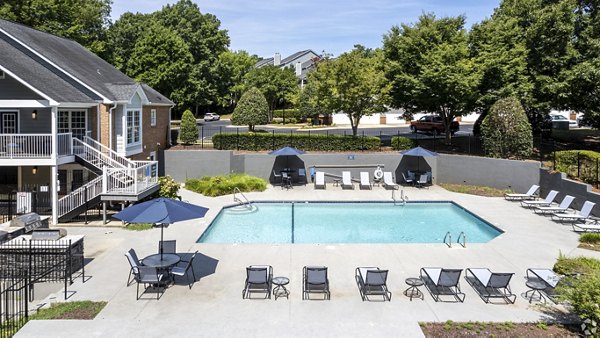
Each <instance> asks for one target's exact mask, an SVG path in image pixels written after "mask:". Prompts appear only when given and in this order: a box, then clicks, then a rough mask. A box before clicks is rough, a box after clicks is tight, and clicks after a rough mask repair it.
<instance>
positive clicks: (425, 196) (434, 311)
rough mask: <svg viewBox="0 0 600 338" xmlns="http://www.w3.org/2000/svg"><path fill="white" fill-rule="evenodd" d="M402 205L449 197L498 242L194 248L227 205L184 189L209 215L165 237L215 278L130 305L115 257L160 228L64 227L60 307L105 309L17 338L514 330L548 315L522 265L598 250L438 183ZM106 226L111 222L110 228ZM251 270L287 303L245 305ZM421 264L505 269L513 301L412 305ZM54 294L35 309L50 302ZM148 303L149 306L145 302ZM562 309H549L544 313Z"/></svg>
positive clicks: (325, 193) (277, 193)
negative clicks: (378, 287)
mask: <svg viewBox="0 0 600 338" xmlns="http://www.w3.org/2000/svg"><path fill="white" fill-rule="evenodd" d="M403 189H404V192H405V194H407V195H408V196H409V197H410V200H411V201H415V200H453V201H455V202H457V203H458V204H460V205H462V206H464V207H465V208H467V209H469V210H470V211H472V212H474V213H476V214H477V215H479V216H481V217H483V218H484V219H486V220H487V221H488V222H490V223H492V224H494V225H495V226H497V227H499V228H501V229H503V230H504V231H505V233H504V234H502V235H501V236H499V237H497V238H495V239H494V240H492V241H491V242H489V243H486V244H469V243H468V242H467V247H466V248H462V247H461V246H460V245H454V246H453V247H452V248H448V247H447V246H446V245H444V244H443V243H439V244H332V245H329V244H327V245H318V244H292V245H290V244H281V245H277V244H274V245H261V244H251V245H250V244H244V245H234V244H197V243H195V241H196V239H197V238H198V237H199V236H200V234H201V233H202V231H204V229H205V228H206V227H207V226H208V224H210V221H211V220H212V219H213V218H214V217H215V216H216V215H217V213H218V212H219V210H220V208H221V207H222V206H223V205H229V204H233V200H232V196H231V195H229V196H222V197H218V198H208V197H204V196H201V195H198V194H195V193H192V192H189V191H186V190H183V191H182V192H181V195H182V197H183V199H184V200H188V201H190V202H192V203H195V204H199V205H202V206H205V207H209V208H210V211H209V212H208V213H207V215H206V217H205V218H204V219H201V220H194V221H187V222H181V223H178V224H176V225H175V226H172V227H169V229H168V231H166V232H165V239H176V240H177V247H178V250H177V251H178V252H190V253H191V252H194V251H195V250H199V251H200V253H202V254H204V255H206V256H208V257H211V258H213V259H216V260H218V264H217V267H216V272H215V273H212V274H209V272H210V271H202V270H201V271H200V272H198V271H196V274H197V275H199V276H203V277H201V278H200V280H199V281H198V282H196V283H195V284H194V286H193V287H192V289H191V290H189V289H188V288H187V286H183V285H182V286H179V285H178V286H175V287H171V288H169V289H168V290H167V291H166V292H165V294H164V295H163V297H162V298H161V299H160V300H159V301H156V299H147V300H140V301H136V300H135V286H133V285H132V286H130V287H126V285H125V284H126V279H127V275H128V270H129V264H128V263H127V260H126V259H125V257H124V253H125V252H126V251H127V250H128V249H129V248H131V247H133V248H135V249H136V251H137V252H138V255H139V256H140V257H143V256H146V255H148V254H151V253H155V252H156V245H157V240H158V238H159V233H158V232H159V231H160V229H152V230H148V231H143V232H135V231H127V230H123V229H121V228H120V227H89V226H88V227H85V228H84V227H70V228H69V229H68V231H69V234H73V235H80V234H81V235H85V236H86V237H85V246H86V257H87V258H89V259H92V261H91V262H90V263H89V264H88V265H87V266H86V275H90V276H92V278H91V279H90V280H89V281H87V282H86V283H84V284H82V283H81V281H80V280H77V281H76V282H75V284H73V285H72V286H71V287H69V289H70V290H74V291H77V292H76V294H75V295H73V296H72V297H71V299H70V300H105V301H108V305H107V306H106V308H105V309H104V310H103V311H102V312H101V313H100V314H99V315H98V317H97V318H96V319H95V320H92V321H31V322H29V323H28V324H27V325H26V326H25V327H24V328H23V329H21V331H20V332H19V334H18V335H17V336H18V337H39V336H40V335H42V334H43V335H44V336H46V337H64V336H79V335H81V333H82V332H86V335H87V336H111V337H125V336H138V335H141V334H143V335H146V336H164V335H175V334H177V335H182V336H192V335H193V336H216V335H228V336H230V335H243V336H275V335H285V336H307V335H315V336H334V335H343V336H373V335H393V336H397V335H400V334H401V335H403V336H411V337H414V336H419V335H422V333H421V330H420V328H419V326H418V322H419V321H439V322H443V321H446V320H453V321H513V322H532V321H538V320H544V319H552V318H554V317H553V315H552V314H550V313H548V312H547V311H540V310H541V309H542V308H541V307H539V306H530V304H529V303H528V301H527V300H525V299H523V296H522V294H524V293H525V291H527V287H526V286H525V279H524V277H525V271H526V269H527V268H530V267H552V265H553V264H554V261H555V259H556V258H557V257H558V255H559V252H562V253H563V254H565V255H568V256H577V255H586V256H591V257H596V258H600V252H592V251H587V250H582V249H577V248H576V247H577V244H578V240H577V239H578V235H577V234H575V233H573V232H572V231H571V227H570V226H566V225H560V224H557V223H555V222H553V221H551V220H550V219H549V218H546V217H542V216H539V215H535V214H534V213H533V212H531V211H530V210H527V209H524V208H521V207H520V206H519V204H518V203H513V202H507V201H505V200H504V199H502V198H484V197H478V196H471V195H463V194H456V193H452V192H448V191H446V190H444V189H442V188H440V187H438V186H432V187H431V189H429V190H419V189H417V188H412V187H411V188H406V187H405V188H403ZM246 196H247V197H248V198H249V199H250V200H254V201H256V200H348V201H352V200H385V201H391V192H390V191H387V190H384V189H383V188H381V187H374V188H373V190H368V191H367V190H358V189H355V190H352V191H350V190H343V191H342V189H341V188H338V187H333V186H331V185H328V186H327V189H325V190H314V188H313V186H312V185H311V184H309V185H307V186H295V187H294V188H293V189H292V190H289V191H287V190H281V188H280V187H269V189H268V190H267V191H266V192H263V193H247V194H246ZM110 225H113V226H115V225H120V224H119V223H118V221H113V222H112V223H111V224H110ZM252 264H269V265H272V266H273V270H274V276H286V277H289V279H290V284H289V285H287V289H288V290H290V292H291V293H290V296H289V300H288V299H285V298H279V299H277V300H276V301H275V300H274V299H271V300H262V299H261V300H243V299H242V297H241V290H242V288H243V286H244V278H245V268H246V266H248V265H252ZM305 265H326V266H328V267H329V279H330V285H331V300H330V301H302V297H301V293H302V292H301V290H302V284H301V282H302V267H303V266H305ZM357 266H379V267H381V268H383V269H389V276H388V280H387V284H388V287H389V290H390V291H391V292H392V294H393V296H392V301H391V302H385V303H380V302H373V303H371V302H363V301H362V300H361V297H360V295H359V292H358V288H357V286H356V283H355V281H354V269H355V268H356V267H357ZM425 266H438V267H447V268H462V269H466V268H468V267H487V268H490V269H491V270H492V271H498V272H514V273H515V276H514V278H513V279H512V281H511V287H512V290H513V292H514V293H515V294H516V295H517V296H518V297H517V301H516V303H515V304H512V305H492V304H485V303H484V302H483V301H482V300H481V298H480V297H479V296H478V295H477V293H476V292H475V291H474V290H473V289H472V288H471V287H470V286H469V285H468V284H467V283H466V281H465V280H464V273H463V276H461V287H462V291H463V292H464V293H465V294H466V300H465V302H464V303H459V304H457V303H436V302H434V301H433V299H432V298H431V296H430V295H429V294H428V293H427V292H426V290H425V289H424V288H422V291H423V292H424V293H425V300H424V301H422V300H419V299H414V300H413V301H412V302H411V301H410V300H409V298H408V297H405V296H404V295H403V294H402V292H403V291H404V290H405V289H406V288H407V285H406V284H405V282H404V280H405V278H408V277H415V276H418V273H419V269H420V268H421V267H425ZM58 295H59V293H58V292H57V293H56V294H52V295H50V296H49V297H48V298H47V299H46V300H45V302H54V301H60V296H58ZM150 298H151V297H150ZM560 308H561V307H560V306H553V307H548V308H547V309H549V310H551V311H552V310H554V309H560Z"/></svg>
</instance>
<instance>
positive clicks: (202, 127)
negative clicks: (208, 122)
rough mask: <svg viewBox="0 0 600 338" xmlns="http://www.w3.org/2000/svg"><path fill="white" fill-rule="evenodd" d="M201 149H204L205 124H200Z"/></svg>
mask: <svg viewBox="0 0 600 338" xmlns="http://www.w3.org/2000/svg"><path fill="white" fill-rule="evenodd" d="M200 149H204V126H200Z"/></svg>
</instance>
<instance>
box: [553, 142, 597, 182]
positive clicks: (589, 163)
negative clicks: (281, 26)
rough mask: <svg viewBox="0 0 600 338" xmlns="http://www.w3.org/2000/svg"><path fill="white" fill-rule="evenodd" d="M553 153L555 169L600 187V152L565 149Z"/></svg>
mask: <svg viewBox="0 0 600 338" xmlns="http://www.w3.org/2000/svg"><path fill="white" fill-rule="evenodd" d="M552 154H553V159H552V162H553V164H552V167H553V170H555V171H561V172H564V173H566V174H567V176H568V177H570V178H577V179H578V180H580V181H582V182H585V183H589V184H591V185H593V186H595V187H597V188H599V187H600V153H598V152H595V151H591V150H563V151H554V152H553V153H552Z"/></svg>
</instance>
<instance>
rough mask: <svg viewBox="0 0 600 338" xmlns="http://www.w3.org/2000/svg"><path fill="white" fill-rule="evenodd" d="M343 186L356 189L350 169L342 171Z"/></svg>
mask: <svg viewBox="0 0 600 338" xmlns="http://www.w3.org/2000/svg"><path fill="white" fill-rule="evenodd" d="M342 188H350V189H354V184H353V183H352V175H351V174H350V172H349V171H342Z"/></svg>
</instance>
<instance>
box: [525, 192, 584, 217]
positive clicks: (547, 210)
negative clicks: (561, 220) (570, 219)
mask: <svg viewBox="0 0 600 338" xmlns="http://www.w3.org/2000/svg"><path fill="white" fill-rule="evenodd" d="M574 199H575V197H573V196H571V195H567V196H565V198H563V200H562V202H560V204H559V205H558V206H557V207H537V208H535V209H533V212H535V213H536V214H542V215H544V214H552V213H556V212H564V211H567V209H569V207H570V206H571V203H573V200H574Z"/></svg>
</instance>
